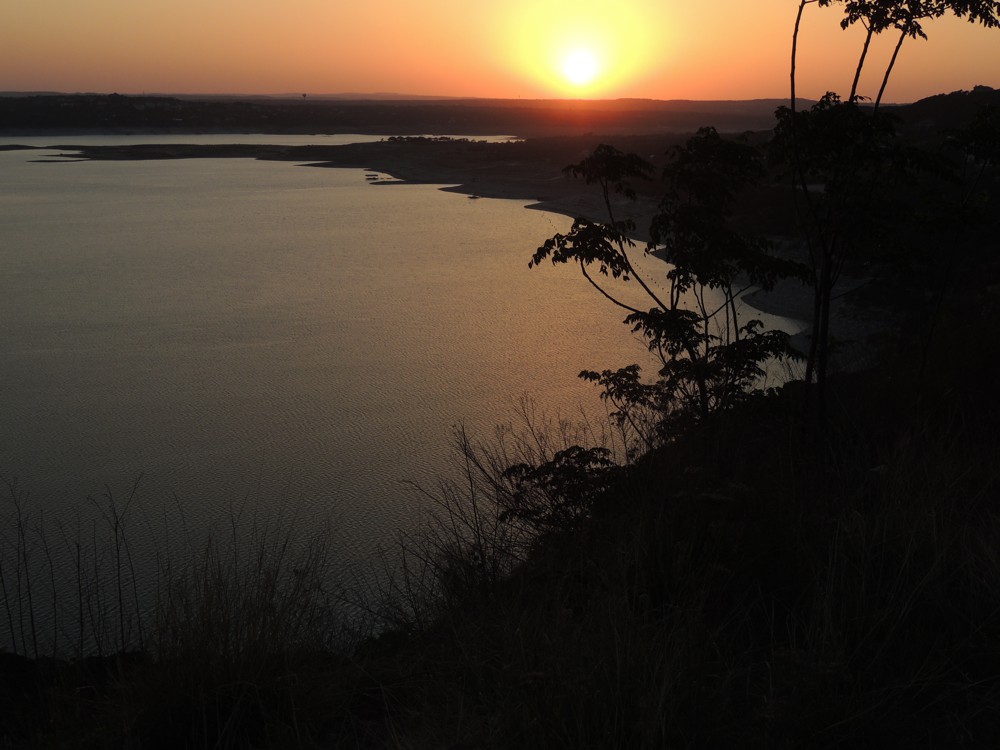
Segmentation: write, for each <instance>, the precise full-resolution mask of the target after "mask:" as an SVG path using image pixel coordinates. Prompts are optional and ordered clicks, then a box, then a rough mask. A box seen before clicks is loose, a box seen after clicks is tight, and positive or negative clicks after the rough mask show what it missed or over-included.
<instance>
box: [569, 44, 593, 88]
mask: <svg viewBox="0 0 1000 750" xmlns="http://www.w3.org/2000/svg"><path fill="white" fill-rule="evenodd" d="M562 72H563V75H564V76H566V80H567V81H569V82H570V83H572V84H573V85H574V86H585V85H587V84H588V83H590V82H591V81H593V80H594V78H595V77H596V76H597V74H598V73H599V72H600V71H599V66H598V64H597V58H595V57H594V55H593V53H591V52H590V51H589V50H585V49H578V50H574V51H572V52H570V53H569V54H568V55H566V57H565V58H564V59H563V64H562Z"/></svg>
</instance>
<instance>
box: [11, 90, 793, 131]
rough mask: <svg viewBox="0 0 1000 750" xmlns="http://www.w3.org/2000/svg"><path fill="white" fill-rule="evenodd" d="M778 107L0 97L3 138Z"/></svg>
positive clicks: (652, 121)
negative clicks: (8, 135)
mask: <svg viewBox="0 0 1000 750" xmlns="http://www.w3.org/2000/svg"><path fill="white" fill-rule="evenodd" d="M781 103H782V102H781V101H780V100H770V99H764V100H754V101H735V102H726V101H708V102H698V101H684V100H680V101H657V100H650V99H617V100H604V101H601V100H597V101H595V100H583V99H577V100H572V99H567V100H559V99H536V100H521V99H435V100H431V99H399V100H389V99H386V100H375V99H357V100H354V99H341V98H331V99H325V100H322V101H321V100H317V99H315V98H310V97H308V96H307V97H302V96H298V97H296V98H287V99H279V98H270V97H246V98H244V97H234V98H231V97H219V98H202V97H186V96H185V97H180V96H170V97H167V96H145V95H144V96H123V95H119V94H109V95H99V94H57V95H51V94H40V95H31V96H7V97H0V132H4V133H7V134H15V133H20V134H28V133H35V132H60V133H74V132H75V133H83V132H106V131H110V132H220V133H225V132H241V133H248V132H249V133H357V132H361V133H376V134H386V135H397V134H417V133H436V134H463V135H475V134H487V133H489V134H496V133H508V134H512V135H523V136H527V135H554V134H559V135H566V134H582V133H601V134H641V133H661V132H687V131H693V130H695V129H697V128H698V127H701V126H702V125H708V124H712V125H715V126H716V127H718V128H719V129H720V130H723V131H743V130H763V129H768V128H770V127H771V125H772V123H773V115H774V109H775V108H776V107H777V106H778V105H780V104H781Z"/></svg>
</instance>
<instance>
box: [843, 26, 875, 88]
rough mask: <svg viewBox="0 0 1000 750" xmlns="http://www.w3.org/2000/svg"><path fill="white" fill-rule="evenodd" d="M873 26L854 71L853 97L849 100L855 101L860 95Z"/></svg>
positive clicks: (869, 30)
mask: <svg viewBox="0 0 1000 750" xmlns="http://www.w3.org/2000/svg"><path fill="white" fill-rule="evenodd" d="M872 34H874V31H872V27H871V26H869V27H868V35H867V36H866V37H865V46H864V47H862V48H861V59H860V60H858V69H857V70H855V71H854V82H853V83H852V84H851V98H850V99H848V101H849V102H853V101H854V99H855V98H856V97H857V95H858V82H859V81H860V80H861V71H862V70H863V69H864V67H865V58H866V57H868V47H869V46H870V45H871V43H872Z"/></svg>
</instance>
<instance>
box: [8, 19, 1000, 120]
mask: <svg viewBox="0 0 1000 750" xmlns="http://www.w3.org/2000/svg"><path fill="white" fill-rule="evenodd" d="M838 7H839V6H838V5H836V4H834V5H833V6H831V7H829V8H820V7H819V6H818V5H815V4H813V5H810V6H809V8H808V10H807V13H806V14H805V16H804V18H803V23H802V34H801V37H800V49H799V89H800V91H801V93H802V95H803V96H805V97H813V98H815V97H818V96H820V95H822V94H823V93H824V92H825V91H827V90H831V89H832V90H836V91H841V92H843V91H846V90H847V89H849V88H850V83H851V78H852V75H853V72H854V67H855V63H856V60H857V55H858V52H859V50H860V49H861V45H862V43H863V39H864V32H863V29H861V28H860V26H859V27H853V28H851V29H849V30H847V31H843V30H841V28H840V24H839V21H840V15H841V14H840V11H839V10H838ZM293 8H294V9H292V7H290V6H286V5H282V4H279V3H276V2H273V0H262V1H261V2H258V3H253V4H250V5H240V4H238V3H222V4H208V5H205V4H204V3H196V2H195V1H194V0H175V2H173V3H169V4H167V3H145V4H137V3H134V2H128V0H95V1H94V2H92V3H75V4H74V3H65V2H62V0H36V1H35V2H31V3H12V4H11V7H10V8H9V9H8V10H7V13H6V16H5V19H4V23H3V24H2V25H0V91H65V92H85V91H90V92H105V93H110V92H114V91H117V92H119V93H143V92H146V93H154V92H155V93H248V94H252V93H261V94H275V93H296V92H297V93H303V92H308V93H310V94H323V93H341V92H357V93H365V92H391V93H396V94H423V95H444V96H470V97H499V98H511V99H516V98H518V97H523V98H547V97H582V98H619V97H621V98H625V97H641V98H652V99H752V98H770V97H782V96H785V95H786V94H787V88H788V60H789V43H790V38H791V31H792V24H793V23H794V15H795V3H794V2H790V1H789V2H769V3H746V2H738V0H719V1H718V2H716V3H712V4H707V3H664V2H662V0H656V1H654V0H630V1H629V2H624V1H623V2H617V3H609V2H607V1H606V0H575V2H573V3H567V2H565V0H509V1H508V2H505V3H470V2H468V1H467V0H465V1H464V2H460V1H459V0H426V2H423V3H419V4H413V3H410V2H403V0H383V2H380V3H351V2H344V3H330V2H328V0H297V2H296V3H295V4H294V6H293ZM926 30H927V33H928V36H929V41H923V40H913V41H912V42H908V43H907V44H906V45H905V46H904V47H903V50H902V53H901V55H900V57H899V60H898V62H897V65H896V70H895V74H894V78H893V83H892V86H891V88H890V90H889V91H888V92H887V97H888V99H889V100H890V101H912V100H914V99H916V98H920V97H923V96H928V95H930V94H934V93H939V92H946V91H952V90H955V89H959V88H965V89H969V88H972V87H973V86H974V85H977V84H983V85H988V86H994V87H1000V43H998V40H1000V33H991V31H990V30H988V29H983V28H981V27H978V26H975V25H972V24H968V23H965V22H962V21H957V20H955V19H952V18H942V19H939V20H935V21H934V22H933V23H930V24H927V28H926ZM893 41H894V40H891V39H889V38H888V35H887V36H886V38H884V39H877V40H876V43H875V44H873V45H872V49H871V51H870V54H869V59H870V63H869V67H870V70H871V74H870V76H869V75H868V74H867V73H866V76H867V79H866V80H863V81H862V86H861V93H863V94H865V95H874V94H875V93H876V92H877V90H878V86H879V83H880V80H881V78H880V74H881V71H882V70H884V68H885V64H886V63H887V61H888V59H889V57H890V56H891V53H892V46H893Z"/></svg>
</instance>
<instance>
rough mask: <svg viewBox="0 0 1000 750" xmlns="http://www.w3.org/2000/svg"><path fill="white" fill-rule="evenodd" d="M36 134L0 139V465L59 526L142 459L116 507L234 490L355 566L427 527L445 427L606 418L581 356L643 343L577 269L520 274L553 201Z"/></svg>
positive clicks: (74, 529)
mask: <svg viewBox="0 0 1000 750" xmlns="http://www.w3.org/2000/svg"><path fill="white" fill-rule="evenodd" d="M333 138H335V137H329V136H327V137H313V138H309V137H305V136H297V137H289V138H270V137H269V138H267V139H266V141H265V140H264V139H262V138H261V137H260V136H254V137H250V136H247V137H234V136H211V137H191V136H187V137H178V136H175V137H170V138H168V137H166V136H155V137H150V136H147V137H144V138H138V137H130V138H124V137H107V138H101V139H84V138H79V137H77V138H74V137H70V136H64V137H59V138H57V139H47V143H52V142H53V141H54V142H56V143H60V144H64V143H83V142H90V143H97V142H101V143H123V142H167V141H172V142H197V143H210V142H237V141H241V142H269V143H273V142H281V143H302V142H317V141H320V142H325V143H330V142H331V140H332V139H333ZM340 138H342V139H343V140H345V141H346V140H362V139H363V137H340ZM30 140H31V139H6V141H7V142H19V143H25V142H30ZM3 142H4V140H0V144H2V143H3ZM36 142H37V141H36ZM53 153H56V152H44V153H43V152H37V151H8V152H0V258H2V263H0V290H2V293H0V352H2V359H0V389H2V394H3V403H4V409H3V410H2V412H0V475H2V476H3V477H4V478H5V479H6V480H8V481H11V480H13V479H15V478H16V479H17V481H18V485H19V487H21V488H22V489H23V490H24V491H26V492H27V493H29V494H28V495H27V498H26V499H25V500H24V501H23V502H22V506H23V508H24V510H25V512H26V513H28V514H30V516H31V518H32V519H33V520H32V523H33V524H35V525H36V526H37V525H43V526H44V528H46V529H48V530H49V531H50V532H51V533H52V534H53V538H59V535H60V534H61V535H62V537H63V538H67V537H72V536H73V534H79V533H80V530H81V529H83V531H84V533H86V530H87V529H88V528H89V527H88V524H92V523H93V519H94V518H95V517H96V509H95V508H94V506H93V504H92V503H91V502H89V501H88V499H87V498H88V497H95V498H96V497H100V496H102V495H103V494H104V493H105V492H106V491H108V490H110V492H111V493H112V494H113V495H114V496H115V497H116V498H117V499H118V501H119V502H122V501H124V499H125V498H126V497H127V496H128V494H129V492H130V490H131V488H132V487H133V484H134V482H135V480H136V478H137V477H138V476H139V475H142V480H141V482H140V483H139V484H138V488H137V493H136V500H135V506H134V507H135V508H138V509H139V511H135V512H134V513H133V516H132V518H133V519H137V518H142V519H145V520H142V521H139V520H132V521H130V522H131V523H132V525H133V527H136V526H142V525H145V527H146V528H152V527H154V526H155V527H157V528H161V527H163V528H170V527H172V526H175V525H176V526H177V527H179V526H180V525H181V524H182V523H183V525H184V527H185V529H186V531H187V532H190V530H191V529H192V528H194V529H207V528H209V527H210V526H212V525H213V524H219V523H226V522H227V518H229V517H231V515H232V514H233V512H234V511H233V509H234V508H240V507H243V506H246V505H249V506H251V507H252V508H253V509H254V510H253V512H255V513H261V514H262V515H263V516H265V517H270V516H272V515H282V514H283V515H285V516H286V517H287V516H291V517H294V518H295V520H296V521H295V522H296V523H299V524H304V525H306V526H308V527H311V528H319V527H320V525H321V524H327V523H328V524H329V526H330V529H331V534H332V535H333V537H334V547H335V548H336V549H337V554H338V555H340V556H341V557H342V558H343V561H344V565H345V568H346V567H350V566H352V565H359V564H364V563H365V561H368V560H370V559H371V558H372V557H373V555H374V551H375V550H376V549H378V548H379V547H380V546H381V547H388V546H392V544H393V543H394V541H395V538H396V535H397V533H398V532H399V531H400V530H413V528H414V526H415V525H416V524H419V523H420V522H421V519H422V518H423V515H422V514H423V512H424V511H425V510H426V508H427V505H428V501H427V498H426V497H425V496H424V495H423V494H422V493H421V492H420V491H418V490H417V489H416V488H415V486H414V485H420V486H423V487H425V488H431V489H432V488H434V487H435V486H436V485H437V483H438V481H439V480H440V479H442V478H447V477H448V476H450V474H451V472H452V465H453V464H452V462H453V459H454V456H455V454H454V450H453V431H454V429H455V427H456V426H458V425H464V426H465V427H466V429H467V430H468V431H469V432H470V433H471V434H473V435H474V436H477V437H481V438H489V437H490V435H491V434H492V431H493V428H494V426H495V425H496V424H498V423H503V422H506V421H509V420H511V419H512V418H513V417H514V415H515V412H516V405H517V403H518V401H519V400H520V399H521V398H522V397H525V396H527V397H530V398H533V399H534V400H535V401H536V402H537V403H538V404H539V405H540V406H543V407H544V408H545V409H546V410H548V411H549V412H550V413H559V414H561V415H563V416H567V417H575V416H576V415H577V414H578V413H579V412H580V410H581V409H583V410H584V411H586V412H588V413H590V414H602V413H603V407H602V406H601V405H600V402H599V400H598V393H597V390H596V389H595V388H594V387H593V386H591V385H589V384H586V383H583V382H582V381H580V380H578V379H577V373H579V371H580V370H581V369H584V368H594V369H603V368H613V367H619V366H622V365H625V364H629V363H631V362H635V361H639V362H646V361H648V360H647V355H646V354H645V351H644V347H643V346H642V344H641V343H640V342H638V341H637V340H635V339H634V338H633V337H631V336H630V335H629V333H628V329H626V328H625V327H624V326H622V324H621V317H622V316H621V314H620V313H619V312H618V311H617V310H616V309H615V308H613V307H611V306H610V305H609V304H608V303H607V302H605V301H604V300H602V299H601V298H599V296H598V295H596V294H595V293H593V291H592V290H591V289H590V288H589V287H588V286H587V285H586V283H585V282H584V281H583V280H582V279H581V278H580V277H579V275H578V274H577V273H574V272H573V270H572V269H569V268H566V267H552V266H549V265H546V266H545V267H543V268H539V269H535V270H529V269H528V260H529V258H530V256H531V253H532V252H533V251H534V249H535V248H536V247H537V246H538V245H539V244H540V243H541V242H542V241H543V240H544V239H546V238H547V237H549V236H551V235H552V234H553V233H555V232H557V231H565V230H566V229H567V228H568V226H569V223H570V222H569V219H567V218H566V217H562V216H558V215H553V214H548V213H542V212H538V211H530V210H525V208H524V205H525V204H524V203H523V202H518V201H503V200H487V199H481V200H470V199H468V198H467V197H466V196H463V195H458V194H454V193H448V192H442V191H441V190H439V189H438V187H437V186H427V185H371V184H369V183H368V181H367V179H366V175H365V173H364V172H363V171H360V170H342V169H320V168H310V167H306V166H300V165H296V164H293V163H287V162H262V161H254V160H249V159H199V160H178V161H145V162H144V161H114V162H82V161H81V162H69V163H46V162H45V160H46V159H49V158H50V157H51V156H52V154H53ZM650 262H656V261H655V260H652V259H651V260H650ZM140 511H141V512H140ZM0 513H2V514H3V515H4V519H5V520H6V522H7V526H6V528H7V530H8V531H7V532H6V533H7V535H8V536H7V541H8V542H10V541H11V537H10V531H9V530H10V529H11V528H13V526H12V525H11V517H12V515H11V514H12V513H13V510H12V506H11V504H10V502H8V499H7V498H5V499H4V501H2V503H0ZM149 519H153V520H152V521H150V520H149ZM57 531H58V533H56V532H57ZM141 551H142V550H141V549H140V550H135V552H136V554H137V555H138V554H140V553H141ZM38 554H41V553H39V552H38V551H37V550H36V555H38ZM9 570H10V566H9V565H8V571H9Z"/></svg>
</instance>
